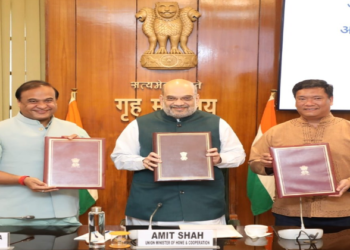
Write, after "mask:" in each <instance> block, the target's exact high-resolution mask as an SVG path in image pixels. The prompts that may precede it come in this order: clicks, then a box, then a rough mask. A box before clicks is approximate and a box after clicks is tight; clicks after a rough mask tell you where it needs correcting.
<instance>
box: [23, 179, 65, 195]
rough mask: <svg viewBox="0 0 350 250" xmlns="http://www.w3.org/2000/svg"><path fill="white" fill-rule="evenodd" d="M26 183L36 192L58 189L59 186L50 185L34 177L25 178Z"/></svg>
mask: <svg viewBox="0 0 350 250" xmlns="http://www.w3.org/2000/svg"><path fill="white" fill-rule="evenodd" d="M24 184H25V185H26V186H27V187H28V188H30V189H31V190H32V191H34V192H40V193H46V192H52V191H57V190H58V188H56V187H49V186H48V185H47V184H46V183H44V182H42V181H41V180H39V179H37V178H34V177H27V178H25V179H24Z"/></svg>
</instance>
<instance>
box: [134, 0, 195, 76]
mask: <svg viewBox="0 0 350 250" xmlns="http://www.w3.org/2000/svg"><path fill="white" fill-rule="evenodd" d="M135 16H136V18H137V19H138V20H140V21H141V22H144V24H143V25H142V31H143V33H145V35H146V36H147V37H148V42H149V48H148V50H146V51H145V53H144V54H143V55H142V57H141V65H142V67H144V68H148V69H189V68H193V67H195V66H196V65H197V56H196V55H195V53H194V52H193V51H192V50H190V49H189V48H188V47H187V41H188V37H189V35H190V34H191V32H192V30H193V22H195V21H196V20H197V19H198V18H199V17H200V16H201V14H200V13H199V12H198V11H196V10H195V9H193V8H191V7H185V8H182V9H180V8H179V5H178V3H177V2H159V3H156V7H155V9H152V8H142V9H141V10H140V11H139V12H137V13H136V15H135ZM168 41H169V42H170V50H169V51H168V50H167V43H168ZM157 43H158V46H159V47H158V49H157V51H155V50H156V47H157ZM179 44H180V47H181V49H182V51H181V50H180V49H179Z"/></svg>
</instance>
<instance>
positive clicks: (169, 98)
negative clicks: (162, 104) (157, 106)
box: [165, 95, 193, 102]
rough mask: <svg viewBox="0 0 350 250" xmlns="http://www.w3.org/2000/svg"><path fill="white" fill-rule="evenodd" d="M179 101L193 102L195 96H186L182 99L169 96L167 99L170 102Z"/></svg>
mask: <svg viewBox="0 0 350 250" xmlns="http://www.w3.org/2000/svg"><path fill="white" fill-rule="evenodd" d="M179 99H180V100H181V101H184V102H189V101H192V100H193V95H185V96H182V97H180V98H178V97H175V96H171V95H168V96H166V97H165V100H167V101H168V102H175V101H177V100H179Z"/></svg>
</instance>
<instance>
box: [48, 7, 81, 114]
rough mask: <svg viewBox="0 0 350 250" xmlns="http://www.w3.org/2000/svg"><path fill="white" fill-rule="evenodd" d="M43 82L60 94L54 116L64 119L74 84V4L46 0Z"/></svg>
mask: <svg viewBox="0 0 350 250" xmlns="http://www.w3.org/2000/svg"><path fill="white" fill-rule="evenodd" d="M45 5H46V15H45V20H46V31H45V32H46V80H47V81H48V82H49V83H51V84H52V85H53V86H55V87H56V88H57V90H58V91H59V92H60V97H59V99H58V110H57V112H56V114H55V116H56V117H58V118H60V119H65V118H66V115H67V107H68V103H69V100H70V91H71V89H72V88H74V87H75V86H76V83H75V73H76V72H75V63H76V57H75V53H76V50H75V46H76V41H75V0H61V1H55V0H46V2H45Z"/></svg>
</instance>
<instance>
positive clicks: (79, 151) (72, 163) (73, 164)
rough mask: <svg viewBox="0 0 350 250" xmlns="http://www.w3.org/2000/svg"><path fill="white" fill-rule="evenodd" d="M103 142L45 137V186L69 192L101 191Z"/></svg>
mask: <svg viewBox="0 0 350 250" xmlns="http://www.w3.org/2000/svg"><path fill="white" fill-rule="evenodd" d="M104 155H105V139H104V138H76V139H73V140H68V139H64V138H59V137H45V156H44V163H45V165H44V182H45V183H47V184H48V185H49V186H55V187H58V188H62V189H63V188H71V189H76V188H78V189H87V188H89V189H104V187H105V157H104Z"/></svg>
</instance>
